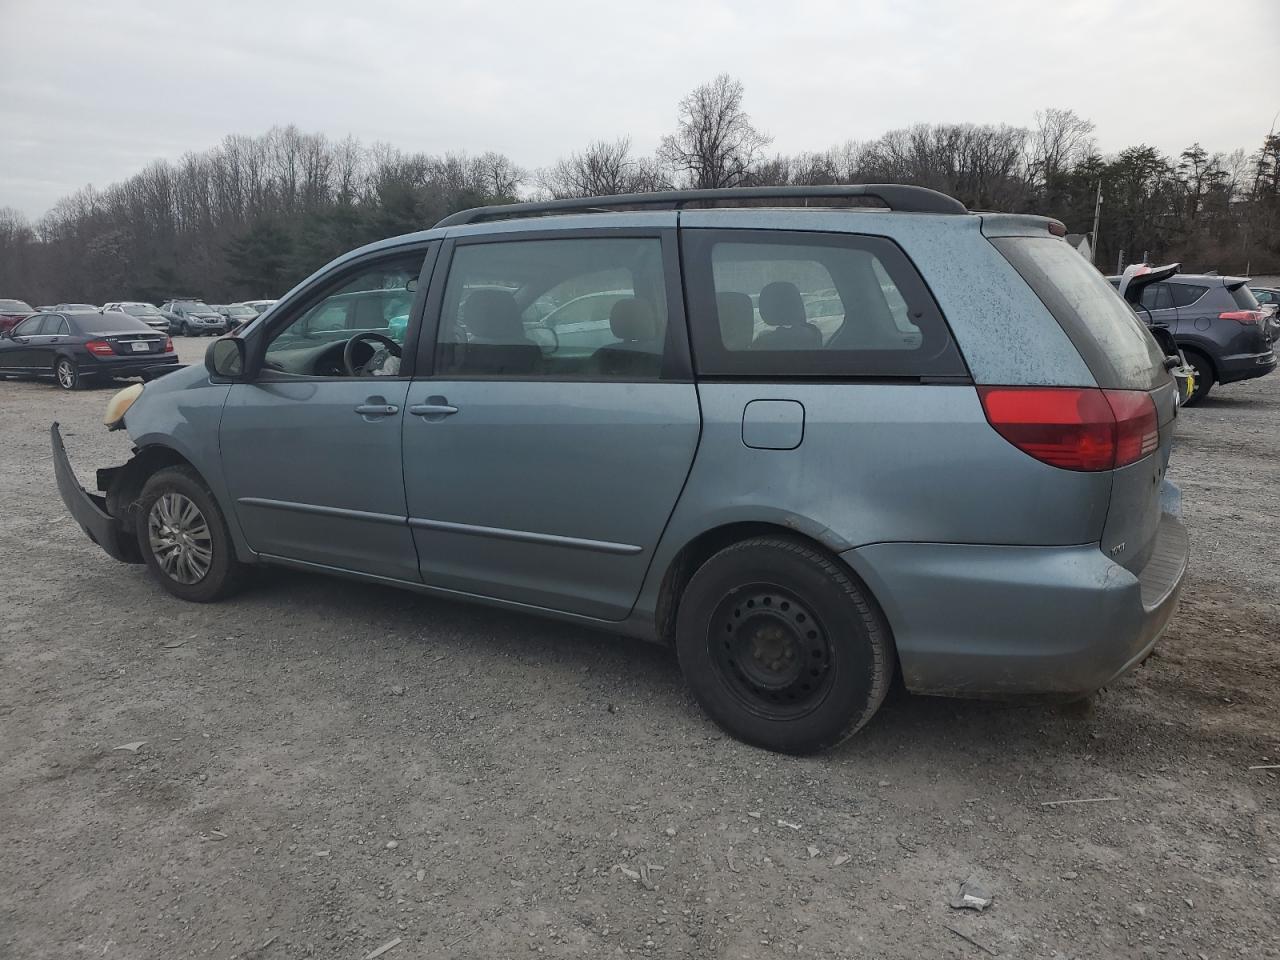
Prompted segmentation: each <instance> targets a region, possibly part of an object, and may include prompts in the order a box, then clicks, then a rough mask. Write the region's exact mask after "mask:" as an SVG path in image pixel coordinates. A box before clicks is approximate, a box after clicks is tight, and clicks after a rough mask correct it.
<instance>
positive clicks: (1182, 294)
mask: <svg viewBox="0 0 1280 960" xmlns="http://www.w3.org/2000/svg"><path fill="white" fill-rule="evenodd" d="M1168 286H1169V294H1170V295H1171V296H1172V297H1173V305H1174V306H1175V307H1189V306H1191V305H1192V304H1193V303H1195V302H1196V301H1197V300H1199V299H1200V298H1201V297H1203V296H1204V295H1205V293H1206V292H1207V291H1208V289H1209V288H1208V287H1201V286H1198V285H1196V284H1194V283H1171V284H1169V285H1168Z"/></svg>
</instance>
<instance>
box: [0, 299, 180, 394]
mask: <svg viewBox="0 0 1280 960" xmlns="http://www.w3.org/2000/svg"><path fill="white" fill-rule="evenodd" d="M177 362H178V355H177V353H176V352H175V351H174V349H173V341H172V340H171V339H169V336H168V334H165V333H158V332H157V331H155V330H153V329H151V327H149V326H147V325H146V324H145V323H143V322H142V321H141V320H138V319H135V318H134V317H131V316H129V315H128V314H125V313H99V312H98V311H97V310H94V311H92V312H90V311H87V310H80V311H55V312H52V313H37V314H35V315H34V316H31V317H28V318H27V319H26V320H24V321H22V322H21V323H20V324H18V325H17V326H16V327H14V328H13V329H12V330H9V331H6V332H5V333H4V334H3V335H0V376H4V377H9V376H28V377H53V379H54V381H55V382H56V383H57V384H58V386H60V387H62V389H64V390H78V389H80V388H81V387H83V386H84V385H85V384H86V383H89V382H92V381H95V380H106V379H109V378H112V377H137V376H145V375H148V371H149V370H152V369H154V368H159V367H165V366H173V365H176V364H177Z"/></svg>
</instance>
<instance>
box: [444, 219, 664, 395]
mask: <svg viewBox="0 0 1280 960" xmlns="http://www.w3.org/2000/svg"><path fill="white" fill-rule="evenodd" d="M663 276H664V275H663V268H662V244H661V241H660V240H658V239H657V238H639V237H591V238H580V239H579V238H575V239H567V240H512V241H500V242H491V243H475V244H461V245H459V246H458V247H457V248H456V250H455V251H454V254H453V262H452V263H451V265H450V268H449V279H448V282H447V284H446V286H445V293H444V302H443V304H442V306H441V310H440V328H439V335H438V343H437V351H436V354H437V358H436V372H437V373H438V374H442V375H454V376H477V377H548V378H552V379H557V378H558V379H622V380H631V379H635V380H653V379H657V377H658V376H659V374H660V373H661V370H662V361H663V355H664V351H665V344H666V338H667V309H666V286H665V282H664V279H663Z"/></svg>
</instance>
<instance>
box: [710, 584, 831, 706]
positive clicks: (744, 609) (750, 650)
mask: <svg viewBox="0 0 1280 960" xmlns="http://www.w3.org/2000/svg"><path fill="white" fill-rule="evenodd" d="M709 640H710V650H711V654H712V661H713V663H714V664H715V666H716V669H717V672H719V674H720V676H721V678H722V679H723V680H724V681H725V683H726V685H727V686H728V687H729V688H730V689H731V690H732V691H733V692H734V693H735V694H736V695H737V696H738V698H739V699H741V700H742V701H743V702H744V703H745V704H746V705H747V706H748V708H750V709H751V710H752V711H753V712H756V713H758V714H761V715H764V716H769V717H775V718H785V717H795V716H800V715H803V714H804V713H807V712H809V711H810V710H812V709H813V708H814V707H816V706H817V704H818V703H820V702H821V700H822V698H823V697H824V696H825V695H826V692H827V689H828V687H829V686H830V680H831V674H832V670H831V647H830V645H829V643H828V640H827V637H826V633H825V631H824V630H823V628H822V625H821V624H820V623H819V622H818V620H817V618H816V617H815V616H814V615H813V613H812V611H811V610H810V609H809V607H808V606H807V605H806V604H805V603H803V602H802V601H801V600H800V599H799V598H798V597H796V596H794V595H793V594H791V593H790V592H788V591H784V590H781V589H779V588H776V587H772V586H764V585H760V586H755V587H748V588H744V589H740V590H735V591H733V592H732V593H730V594H729V595H728V596H726V597H725V598H724V600H722V601H721V602H720V604H719V606H718V607H717V608H716V612H715V614H714V616H713V617H712V621H711V630H710V636H709Z"/></svg>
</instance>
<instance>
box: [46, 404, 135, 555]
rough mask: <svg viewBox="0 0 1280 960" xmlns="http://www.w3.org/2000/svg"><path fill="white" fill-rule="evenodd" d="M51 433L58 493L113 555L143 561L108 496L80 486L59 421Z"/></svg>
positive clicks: (95, 539)
mask: <svg viewBox="0 0 1280 960" xmlns="http://www.w3.org/2000/svg"><path fill="white" fill-rule="evenodd" d="M49 437H50V440H51V442H52V444H53V473H54V476H55V477H56V478H57V481H58V493H59V494H60V495H61V497H62V502H63V503H64V504H66V507H67V512H68V513H70V514H71V517H72V519H74V520H75V522H76V523H78V524H80V528H81V529H82V530H83V531H84V532H85V533H86V534H87V535H88V537H89V539H90V540H92V541H93V542H94V543H96V544H97V545H98V546H100V547H101V548H102V549H103V550H105V551H106V552H107V554H108V555H109V556H111V557H113V558H114V559H116V560H119V561H121V562H122V563H140V562H141V557H139V556H138V547H137V544H136V543H135V542H134V540H133V538H132V537H130V536H126V535H125V533H124V531H123V530H122V529H121V527H120V522H119V521H118V520H116V518H115V517H113V516H111V514H109V513H107V503H106V500H105V499H103V498H102V497H99V496H94V495H93V494H90V493H86V492H85V489H84V488H83V487H82V486H80V482H79V481H78V480H77V479H76V475H75V472H74V471H72V469H71V461H70V460H68V459H67V448H66V446H65V445H64V444H63V442H62V431H61V430H59V428H58V424H57V423H54V425H53V426H52V427H50V428H49Z"/></svg>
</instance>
